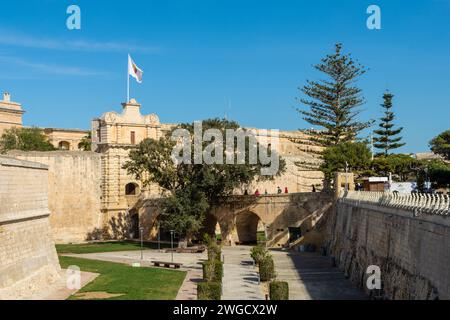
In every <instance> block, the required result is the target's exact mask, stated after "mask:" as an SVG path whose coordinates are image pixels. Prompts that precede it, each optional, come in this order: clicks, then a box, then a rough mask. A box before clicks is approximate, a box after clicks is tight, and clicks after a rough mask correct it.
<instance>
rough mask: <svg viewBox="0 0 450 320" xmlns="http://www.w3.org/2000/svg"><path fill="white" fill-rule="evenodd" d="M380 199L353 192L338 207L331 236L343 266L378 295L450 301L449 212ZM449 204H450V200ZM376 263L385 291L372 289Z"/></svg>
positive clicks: (334, 252) (333, 250)
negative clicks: (371, 270)
mask: <svg viewBox="0 0 450 320" xmlns="http://www.w3.org/2000/svg"><path fill="white" fill-rule="evenodd" d="M375 196H376V195H373V194H371V195H367V197H361V196H360V195H357V194H356V193H355V192H353V195H351V196H350V197H349V199H346V198H341V199H340V200H339V201H338V203H337V204H336V210H335V212H334V214H333V215H332V218H331V219H330V220H329V225H328V227H329V229H328V232H329V235H330V242H329V249H330V254H331V255H333V256H334V257H335V258H336V262H337V264H338V266H339V267H340V268H341V269H343V270H344V271H345V273H346V275H347V276H349V277H350V279H351V280H352V281H353V282H355V283H357V284H358V285H359V286H360V287H361V288H364V290H366V292H367V293H368V294H369V295H372V296H379V297H381V298H387V299H436V298H438V299H450V267H449V266H450V217H449V216H448V215H446V214H445V212H446V211H445V210H442V208H440V206H439V208H438V207H437V206H435V209H432V210H431V209H430V210H428V209H427V208H426V206H425V207H424V205H423V203H422V204H420V203H418V204H416V205H415V206H416V208H411V207H410V206H406V207H405V206H404V205H403V204H404V203H407V202H408V203H409V202H410V201H406V202H405V199H402V200H401V201H400V204H398V203H397V201H393V199H394V198H395V197H396V196H393V195H383V196H380V197H375ZM410 197H411V196H410ZM352 198H354V199H352ZM366 198H367V199H366ZM375 198H376V199H375ZM411 198H412V197H411ZM413 200H414V199H412V201H413ZM401 203H403V204H401ZM440 204H441V203H440ZM444 204H446V205H447V207H448V205H449V203H448V201H447V202H446V203H444ZM370 265H376V266H379V267H380V270H381V282H382V291H381V292H377V291H376V290H368V289H367V286H366V281H367V277H368V275H367V274H366V271H367V267H368V266H370Z"/></svg>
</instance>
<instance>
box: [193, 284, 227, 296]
mask: <svg viewBox="0 0 450 320" xmlns="http://www.w3.org/2000/svg"><path fill="white" fill-rule="evenodd" d="M221 291H222V285H221V284H220V283H218V282H199V283H198V284H197V299H198V300H220V296H221Z"/></svg>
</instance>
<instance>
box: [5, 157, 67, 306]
mask: <svg viewBox="0 0 450 320" xmlns="http://www.w3.org/2000/svg"><path fill="white" fill-rule="evenodd" d="M47 175H48V169H47V167H46V166H45V165H42V164H38V163H32V162H28V161H23V160H17V159H13V158H9V157H3V156H0V203H1V205H0V299H21V298H22V299H24V298H29V297H32V296H34V295H36V294H39V293H40V292H41V291H45V290H46V288H48V287H50V286H51V285H52V284H53V283H55V282H56V281H58V280H59V278H60V276H59V271H60V266H59V262H58V257H57V255H56V250H55V246H54V242H53V240H52V234H51V229H50V222H49V214H50V210H49V208H48V187H47Z"/></svg>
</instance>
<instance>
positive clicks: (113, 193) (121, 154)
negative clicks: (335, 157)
mask: <svg viewBox="0 0 450 320" xmlns="http://www.w3.org/2000/svg"><path fill="white" fill-rule="evenodd" d="M174 126H175V125H174V124H163V123H161V122H160V121H159V118H158V116H157V115H155V114H148V115H143V114H141V105H140V104H139V103H138V102H136V100H134V99H131V100H130V101H129V102H128V103H122V112H121V113H117V112H114V111H113V112H106V113H104V114H103V115H102V116H101V117H100V118H96V119H93V120H92V133H91V134H92V151H94V152H98V153H101V154H102V165H101V170H102V173H101V177H102V178H101V179H102V181H101V186H102V200H101V207H102V215H103V221H104V223H105V226H107V227H108V228H109V231H110V232H111V233H112V235H113V236H116V237H122V236H129V235H130V234H128V233H131V236H132V237H137V236H138V232H139V231H138V226H139V225H140V223H139V221H140V217H139V213H138V208H137V207H135V204H136V203H137V201H138V199H139V197H140V196H141V194H143V193H144V195H145V197H143V198H155V197H159V196H161V190H160V189H159V188H158V187H157V186H156V185H150V186H147V187H146V188H144V187H143V185H142V182H141V181H138V180H136V179H135V178H134V177H133V176H130V175H128V174H127V171H126V170H125V169H123V168H122V167H123V165H124V163H125V162H126V161H128V160H129V157H128V154H129V152H130V150H132V149H133V148H135V147H136V145H137V144H138V143H140V142H141V141H142V140H144V139H146V138H152V139H159V138H160V137H162V136H163V135H164V134H165V133H167V132H168V131H169V130H170V129H171V128H173V127H174ZM252 130H254V132H255V134H256V136H257V139H259V140H260V142H261V143H265V142H267V141H271V140H270V139H273V138H274V137H269V140H268V139H267V136H264V135H267V134H268V132H269V134H270V132H271V131H267V130H262V129H252ZM276 137H277V138H279V140H278V152H279V154H280V155H281V156H282V157H283V159H285V161H286V167H287V168H286V172H285V173H284V174H283V175H282V176H280V177H276V178H275V179H274V180H272V181H265V182H256V181H255V182H254V183H252V184H250V185H248V186H243V187H242V190H236V193H237V194H243V193H244V189H246V190H247V191H248V192H249V193H253V192H254V191H255V190H256V189H258V190H259V192H260V193H261V194H263V193H265V192H266V191H267V193H269V194H274V193H276V192H277V187H280V188H282V190H283V192H284V191H285V189H287V190H288V192H307V191H311V189H312V185H316V186H321V185H322V179H323V175H322V173H321V172H319V171H315V170H302V169H299V167H298V166H297V165H296V163H297V162H306V163H311V164H317V161H319V160H318V159H317V157H316V156H315V155H314V153H313V152H311V151H314V150H313V149H314V147H312V146H309V145H308V144H307V143H306V142H304V143H303V144H302V143H300V144H299V143H298V142H294V141H306V140H307V136H306V134H305V133H303V132H301V131H280V132H279V133H278V132H277V136H276ZM262 141H265V142H262ZM319 189H320V188H319ZM141 218H142V217H141ZM130 224H131V226H130Z"/></svg>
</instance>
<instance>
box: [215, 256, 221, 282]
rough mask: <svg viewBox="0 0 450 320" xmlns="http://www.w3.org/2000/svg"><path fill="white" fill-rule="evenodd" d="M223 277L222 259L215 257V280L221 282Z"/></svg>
mask: <svg viewBox="0 0 450 320" xmlns="http://www.w3.org/2000/svg"><path fill="white" fill-rule="evenodd" d="M222 277H223V263H222V261H220V260H218V259H216V260H214V279H213V281H215V282H220V283H222Z"/></svg>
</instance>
